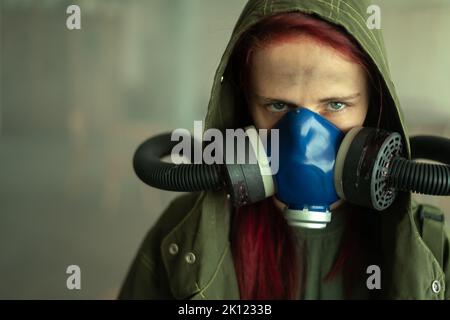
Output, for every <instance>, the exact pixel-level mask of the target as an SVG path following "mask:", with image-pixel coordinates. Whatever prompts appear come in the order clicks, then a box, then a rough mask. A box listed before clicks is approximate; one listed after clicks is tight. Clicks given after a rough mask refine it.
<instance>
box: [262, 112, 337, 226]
mask: <svg viewBox="0 0 450 320" xmlns="http://www.w3.org/2000/svg"><path fill="white" fill-rule="evenodd" d="M274 129H275V130H278V135H279V150H278V152H279V156H278V161H279V168H278V172H277V173H276V174H275V175H274V180H275V189H276V197H277V198H278V199H279V200H281V201H282V202H284V203H285V204H286V205H287V208H285V209H284V215H285V217H286V219H287V221H288V223H289V224H290V225H293V226H300V227H306V228H324V227H325V226H326V224H327V223H328V222H330V220H331V212H330V205H331V204H333V203H334V202H336V201H337V200H339V196H338V194H337V192H336V189H335V184H334V168H335V163H336V156H337V154H338V150H339V146H340V144H341V142H342V139H343V138H344V133H343V132H342V131H341V130H340V129H338V128H337V127H336V126H335V125H334V124H333V123H331V122H330V121H328V120H327V119H325V118H324V117H322V116H320V115H319V114H317V113H315V112H312V111H310V110H308V109H306V108H300V109H294V110H291V111H289V112H288V113H287V114H286V115H285V116H283V118H282V119H280V121H279V122H278V123H277V124H276V125H275V127H274ZM268 153H269V155H271V156H273V155H272V154H271V149H270V148H269V149H268Z"/></svg>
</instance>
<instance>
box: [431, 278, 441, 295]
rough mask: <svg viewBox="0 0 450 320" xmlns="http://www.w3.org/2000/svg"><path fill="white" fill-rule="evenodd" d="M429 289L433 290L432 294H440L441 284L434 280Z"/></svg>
mask: <svg viewBox="0 0 450 320" xmlns="http://www.w3.org/2000/svg"><path fill="white" fill-rule="evenodd" d="M431 289H433V292H434V293H439V292H441V283H440V282H439V281H438V280H434V281H433V284H432V285H431Z"/></svg>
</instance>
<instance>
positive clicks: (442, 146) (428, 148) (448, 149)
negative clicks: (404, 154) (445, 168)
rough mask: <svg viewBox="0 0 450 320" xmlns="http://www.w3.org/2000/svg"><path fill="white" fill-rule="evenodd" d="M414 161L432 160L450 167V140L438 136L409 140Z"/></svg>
mask: <svg viewBox="0 0 450 320" xmlns="http://www.w3.org/2000/svg"><path fill="white" fill-rule="evenodd" d="M409 142H410V144H411V157H412V158H413V159H430V160H435V161H438V162H442V163H445V164H448V165H450V139H447V138H444V137H436V136H414V137H410V138H409Z"/></svg>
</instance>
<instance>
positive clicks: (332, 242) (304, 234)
mask: <svg viewBox="0 0 450 320" xmlns="http://www.w3.org/2000/svg"><path fill="white" fill-rule="evenodd" d="M339 209H341V208H338V209H337V210H332V216H333V219H332V220H331V222H330V223H329V224H328V225H327V227H326V228H325V229H303V228H293V230H294V234H295V238H296V240H297V248H298V251H299V257H300V261H299V262H300V263H305V262H306V273H307V275H308V276H307V277H306V279H304V282H305V283H304V288H303V290H302V292H301V294H300V297H299V298H300V299H306V300H317V299H344V298H346V296H345V290H344V286H343V279H342V272H339V274H337V275H336V276H335V277H333V279H331V280H328V281H325V277H326V276H327V274H328V273H329V272H330V270H331V268H332V267H333V265H334V263H335V261H336V259H337V257H338V254H339V249H340V247H341V245H340V244H341V239H342V235H343V233H344V229H345V221H346V212H345V211H344V210H339ZM338 211H339V212H338Z"/></svg>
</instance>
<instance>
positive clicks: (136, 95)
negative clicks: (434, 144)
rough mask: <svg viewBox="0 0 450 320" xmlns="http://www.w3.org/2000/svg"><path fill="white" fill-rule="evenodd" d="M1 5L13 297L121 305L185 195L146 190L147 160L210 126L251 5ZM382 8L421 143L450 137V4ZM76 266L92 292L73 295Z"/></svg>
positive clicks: (17, 0)
mask: <svg viewBox="0 0 450 320" xmlns="http://www.w3.org/2000/svg"><path fill="white" fill-rule="evenodd" d="M0 3H1V7H0V10H1V11H0V36H1V39H0V68H1V78H0V81H1V85H0V164H1V165H0V177H1V179H0V252H2V259H1V262H0V298H6V299H10V298H20V299H23V298H25V299H28V298H43V299H47V298H62V299H69V298H70V299H90V298H100V299H103V298H105V299H108V298H115V296H116V295H117V292H118V289H119V287H120V284H121V283H122V281H123V278H124V276H125V274H126V272H127V269H128V267H129V265H130V263H131V261H132V259H133V257H134V255H135V254H136V250H137V248H138V246H139V244H140V242H141V241H142V239H143V237H144V235H145V233H146V232H147V231H148V229H149V228H150V227H151V226H152V224H153V223H154V222H155V220H156V219H157V218H158V217H159V215H160V214H161V212H162V210H163V209H164V208H165V207H166V206H167V204H168V203H169V201H170V200H171V199H172V198H173V197H174V196H176V194H175V193H172V192H162V191H159V190H156V189H153V188H149V187H146V186H145V185H143V184H142V183H140V182H139V181H138V179H137V178H136V177H135V176H134V173H133V171H132V167H131V157H132V155H133V152H134V150H135V148H136V146H137V145H138V144H139V143H140V142H141V141H142V140H144V139H145V138H147V137H149V136H151V135H152V134H154V133H158V132H162V131H167V130H170V129H172V128H175V127H179V128H181V127H184V128H188V129H190V130H192V128H193V121H194V120H202V119H203V117H204V114H205V112H206V107H207V103H208V99H209V93H210V90H211V84H212V79H213V75H214V72H215V68H216V67H217V65H218V62H219V59H220V57H221V55H222V53H223V50H224V49H225V46H226V44H227V42H228V39H229V36H230V34H231V31H232V28H233V26H234V23H235V22H236V20H237V18H238V16H239V14H240V11H241V9H242V8H243V6H244V4H245V1H244V0H228V1H220V0H214V1H210V0H189V1H186V0H170V1H167V0H151V1H145V0H129V1H119V0H95V1H94V0H85V1H80V0H79V1H70V2H69V1H63V0H61V1H57V0H54V1H51V0H41V1H37V0H35V1H33V0H0ZM374 3H377V4H379V5H380V6H381V9H382V28H383V31H384V35H385V40H386V47H387V51H388V55H389V58H390V66H391V71H392V74H393V77H394V81H395V83H396V86H397V89H398V92H399V96H400V100H401V101H402V104H403V108H404V110H405V114H406V119H407V124H408V127H409V129H410V131H411V133H431V134H440V135H444V136H447V137H450V126H449V121H448V120H449V119H450V91H449V90H447V88H449V87H450V77H449V76H448V75H449V71H450V59H449V58H448V52H450V43H449V42H448V41H446V40H447V39H448V33H449V32H450V2H448V1H446V0H443V1H425V0H423V1H419V0H417V1H412V0H411V1H409V0H408V1H401V0H398V1H395V0H385V1H381V0H379V1H374ZM69 4H78V5H79V6H80V7H81V21H82V29H81V30H72V31H69V30H67V28H66V18H67V14H66V8H67V6H68V5H69ZM424 200H426V201H427V202H430V203H435V204H438V205H441V206H442V207H444V208H445V210H446V211H447V212H450V201H449V200H448V199H444V198H435V197H426V198H424ZM71 264H75V265H79V266H80V268H81V271H82V290H72V291H70V290H68V289H67V288H66V279H67V276H68V275H67V274H66V268H67V266H69V265H71Z"/></svg>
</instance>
